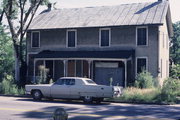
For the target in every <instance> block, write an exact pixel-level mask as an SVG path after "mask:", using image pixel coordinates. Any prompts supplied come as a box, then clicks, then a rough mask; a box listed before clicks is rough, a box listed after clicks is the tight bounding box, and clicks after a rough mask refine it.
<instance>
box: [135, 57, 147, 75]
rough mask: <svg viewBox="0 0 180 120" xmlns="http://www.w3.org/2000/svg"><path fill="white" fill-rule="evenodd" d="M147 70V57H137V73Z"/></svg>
mask: <svg viewBox="0 0 180 120" xmlns="http://www.w3.org/2000/svg"><path fill="white" fill-rule="evenodd" d="M143 70H147V58H137V73H141V72H142V71H143Z"/></svg>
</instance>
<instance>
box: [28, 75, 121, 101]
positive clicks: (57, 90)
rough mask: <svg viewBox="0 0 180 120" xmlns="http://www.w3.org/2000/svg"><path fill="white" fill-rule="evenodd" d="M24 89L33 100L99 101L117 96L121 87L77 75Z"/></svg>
mask: <svg viewBox="0 0 180 120" xmlns="http://www.w3.org/2000/svg"><path fill="white" fill-rule="evenodd" d="M25 89H26V93H27V94H31V95H32V97H33V99H34V100H41V99H42V98H43V97H44V98H60V99H81V100H83V101H84V102H92V101H96V102H97V103H100V102H101V101H103V99H104V98H111V97H118V96H119V95H120V94H121V87H118V86H105V85H97V84H96V83H95V82H94V81H93V80H91V79H88V78H79V77H63V78H60V79H58V80H57V81H56V82H55V83H53V84H39V85H26V86H25Z"/></svg>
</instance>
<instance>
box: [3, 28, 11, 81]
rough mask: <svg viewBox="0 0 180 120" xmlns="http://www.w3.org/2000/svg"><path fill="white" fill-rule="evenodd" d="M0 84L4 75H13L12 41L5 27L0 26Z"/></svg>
mask: <svg viewBox="0 0 180 120" xmlns="http://www.w3.org/2000/svg"><path fill="white" fill-rule="evenodd" d="M0 46H1V47H0V82H1V81H2V80H3V78H4V77H5V76H6V75H12V74H13V62H14V58H13V49H12V40H11V38H10V36H8V33H7V32H5V27H4V26H2V25H0Z"/></svg>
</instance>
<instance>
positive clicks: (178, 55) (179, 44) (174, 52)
mask: <svg viewBox="0 0 180 120" xmlns="http://www.w3.org/2000/svg"><path fill="white" fill-rule="evenodd" d="M173 30H174V37H173V38H172V41H171V43H172V46H171V47H170V57H171V58H172V60H173V62H174V63H175V64H180V22H176V23H175V24H173Z"/></svg>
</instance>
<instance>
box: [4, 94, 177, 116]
mask: <svg viewBox="0 0 180 120" xmlns="http://www.w3.org/2000/svg"><path fill="white" fill-rule="evenodd" d="M57 108H64V109H65V110H66V111H67V112H68V118H69V119H68V120H180V105H149V104H148V105H147V104H122V103H108V102H104V103H102V104H99V105H97V104H84V103H83V102H81V101H64V100H55V101H48V100H42V101H40V102H36V101H33V100H32V98H30V97H13V96H0V120H53V119H52V115H53V112H54V110H55V109H57Z"/></svg>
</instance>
